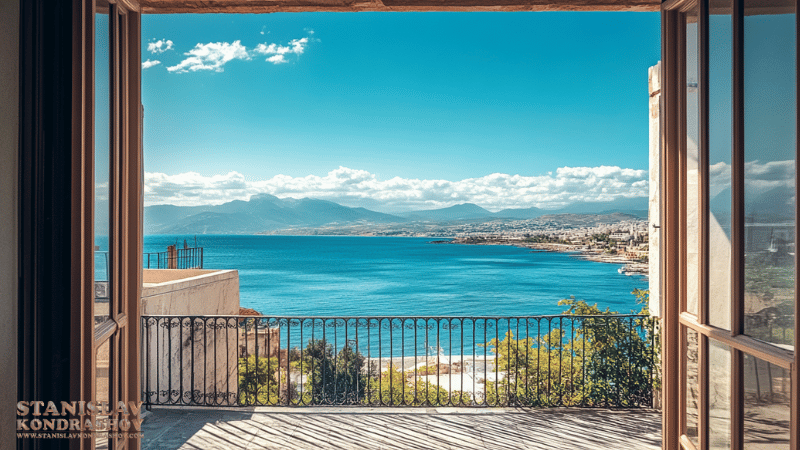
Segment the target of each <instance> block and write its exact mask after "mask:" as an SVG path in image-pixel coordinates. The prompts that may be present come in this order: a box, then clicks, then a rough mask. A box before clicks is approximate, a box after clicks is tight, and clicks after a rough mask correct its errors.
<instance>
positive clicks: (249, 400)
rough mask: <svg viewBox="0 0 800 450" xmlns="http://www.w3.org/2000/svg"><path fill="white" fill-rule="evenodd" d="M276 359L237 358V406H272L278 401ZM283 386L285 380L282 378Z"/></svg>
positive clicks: (278, 387)
mask: <svg viewBox="0 0 800 450" xmlns="http://www.w3.org/2000/svg"><path fill="white" fill-rule="evenodd" d="M278 372H279V371H278V358H264V357H259V358H256V357H255V355H253V356H249V357H247V358H239V404H240V405H242V406H247V405H257V404H259V405H274V404H277V403H278V402H279V401H280V395H279V389H280V386H279V384H278V380H277V379H276V377H275V374H276V373H278ZM282 381H283V383H284V385H285V381H286V378H285V376H282Z"/></svg>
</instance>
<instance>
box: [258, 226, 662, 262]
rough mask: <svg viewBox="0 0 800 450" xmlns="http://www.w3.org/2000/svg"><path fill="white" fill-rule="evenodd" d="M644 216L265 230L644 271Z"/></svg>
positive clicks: (645, 251)
mask: <svg viewBox="0 0 800 450" xmlns="http://www.w3.org/2000/svg"><path fill="white" fill-rule="evenodd" d="M647 227H648V221H647V220H645V219H642V218H641V217H639V216H635V215H632V214H625V213H610V214H550V215H544V216H540V217H536V218H533V219H501V218H493V219H490V220H486V219H473V220H458V221H449V222H434V221H414V222H405V223H368V222H364V223H355V224H330V225H327V226H321V227H316V228H289V229H281V230H275V231H272V232H269V233H264V234H277V235H328V236H397V237H430V238H438V239H437V240H434V241H433V242H434V243H437V244H462V245H512V246H516V247H523V248H530V249H531V250H536V251H549V252H569V253H575V254H576V256H577V257H580V258H583V259H587V260H590V261H597V262H604V263H611V264H623V265H624V266H623V267H621V268H620V269H619V271H620V273H624V274H644V275H647V274H648V251H649V242H648V229H647Z"/></svg>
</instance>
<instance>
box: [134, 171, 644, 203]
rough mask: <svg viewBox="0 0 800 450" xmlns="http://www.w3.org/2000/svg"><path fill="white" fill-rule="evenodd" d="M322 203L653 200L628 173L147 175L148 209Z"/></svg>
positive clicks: (640, 174) (639, 178) (638, 174)
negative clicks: (260, 201) (268, 201)
mask: <svg viewBox="0 0 800 450" xmlns="http://www.w3.org/2000/svg"><path fill="white" fill-rule="evenodd" d="M259 193H268V194H272V195H275V196H278V197H293V198H303V197H309V198H318V199H324V200H330V201H334V202H337V203H341V204H343V205H347V206H363V207H366V208H369V209H373V210H378V211H385V212H399V211H408V210H415V209H433V208H443V207H447V206H451V205H455V204H459V203H466V202H469V203H475V204H477V205H480V206H483V207H485V208H488V209H491V210H499V209H503V208H527V207H531V206H535V207H539V208H557V207H561V206H565V205H567V204H571V203H574V202H580V201H587V202H594V201H611V200H614V199H618V198H632V197H647V195H648V184H647V171H646V170H634V169H624V168H620V167H610V166H599V167H561V168H559V169H558V170H556V172H555V174H552V173H548V174H547V175H540V176H522V175H509V174H503V173H493V174H490V175H486V176H483V177H479V178H467V179H464V180H459V181H449V180H420V179H415V178H400V177H394V178H391V179H388V180H380V179H378V177H377V176H375V175H374V174H372V173H370V172H367V171H365V170H357V169H350V168H347V167H339V168H338V169H336V170H332V171H330V172H329V173H328V174H326V175H324V176H318V175H308V176H305V177H291V176H287V175H276V176H274V177H272V178H270V179H268V180H261V181H249V180H246V179H245V177H244V176H243V175H242V174H240V173H238V172H230V173H228V174H226V175H214V176H203V175H200V174H197V173H194V172H189V173H183V174H177V175H166V174H163V173H147V174H145V204H147V205H154V204H165V203H166V204H174V205H183V206H190V205H201V204H220V203H224V202H227V201H231V200H237V199H239V200H247V199H249V198H250V196H251V195H253V194H259Z"/></svg>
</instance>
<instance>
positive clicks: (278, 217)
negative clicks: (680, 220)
mask: <svg viewBox="0 0 800 450" xmlns="http://www.w3.org/2000/svg"><path fill="white" fill-rule="evenodd" d="M622 200H624V201H622V202H614V201H612V202H597V203H580V204H573V205H568V206H567V207H564V208H560V209H554V210H553V209H541V208H537V207H530V208H506V209H503V210H500V211H497V212H491V211H489V210H487V209H485V208H483V207H481V206H478V205H476V204H474V203H461V204H458V205H453V206H448V207H445V208H438V209H429V210H418V211H410V212H406V213H398V214H387V213H381V212H376V211H372V210H369V209H366V208H363V207H349V206H344V205H340V204H338V203H335V202H332V201H329V200H320V199H313V198H301V199H295V198H283V199H282V198H278V197H276V196H274V195H270V194H258V195H254V196H253V197H251V198H250V200H247V201H245V200H232V201H230V202H226V203H223V204H220V205H202V206H176V205H169V204H162V205H151V206H147V207H145V211H144V216H145V221H144V223H145V233H146V234H258V233H264V232H270V231H274V230H281V229H292V228H314V227H321V226H327V227H329V226H332V225H337V226H338V225H342V226H345V225H366V224H370V223H374V224H387V223H397V224H403V223H416V222H432V223H439V222H441V223H446V222H459V221H492V220H527V219H535V218H539V217H543V216H548V215H558V214H596V215H610V214H613V213H623V214H629V215H631V214H632V215H633V216H637V217H642V216H643V217H645V218H646V217H647V199H646V198H636V199H622ZM632 200H633V201H632Z"/></svg>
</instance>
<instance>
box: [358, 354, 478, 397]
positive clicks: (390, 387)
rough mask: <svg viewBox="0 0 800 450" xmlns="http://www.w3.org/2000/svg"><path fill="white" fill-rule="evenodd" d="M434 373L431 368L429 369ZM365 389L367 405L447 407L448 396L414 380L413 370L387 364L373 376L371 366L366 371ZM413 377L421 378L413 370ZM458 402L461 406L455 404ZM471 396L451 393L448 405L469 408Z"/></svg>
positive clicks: (443, 390) (439, 390) (433, 385)
mask: <svg viewBox="0 0 800 450" xmlns="http://www.w3.org/2000/svg"><path fill="white" fill-rule="evenodd" d="M430 369H432V370H431V373H432V374H435V373H436V370H435V367H432V368H430ZM369 372H370V377H369V386H368V388H367V395H366V397H365V403H366V404H368V405H379V404H384V405H405V406H441V405H447V404H449V402H450V400H451V398H450V396H451V394H448V392H447V391H446V390H445V389H443V388H441V387H439V386H437V385H435V384H433V383H430V382H427V381H422V380H419V379H415V376H414V371H413V370H411V371H406V372H405V373H404V372H402V371H401V370H400V368H399V367H398V366H397V365H395V364H389V367H388V368H387V370H386V371H385V372H381V373H376V372H377V371H376V370H375V368H374V367H371V368H370V371H369ZM417 375H421V374H420V372H419V371H417ZM459 401H461V402H464V403H459ZM471 402H472V399H471V396H470V395H468V394H462V393H460V392H457V391H454V392H453V393H452V403H453V404H454V405H459V404H463V405H470V404H471Z"/></svg>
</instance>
